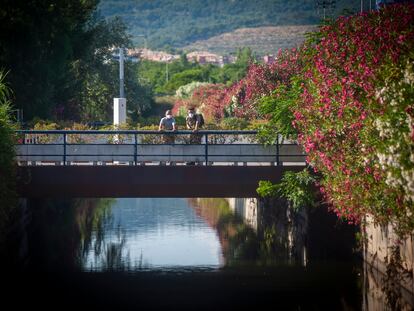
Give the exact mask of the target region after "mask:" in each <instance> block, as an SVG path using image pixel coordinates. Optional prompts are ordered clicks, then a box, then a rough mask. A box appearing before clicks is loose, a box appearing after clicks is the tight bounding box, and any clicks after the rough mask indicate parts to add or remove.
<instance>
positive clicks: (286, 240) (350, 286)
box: [12, 199, 413, 311]
mask: <svg viewBox="0 0 414 311" xmlns="http://www.w3.org/2000/svg"><path fill="white" fill-rule="evenodd" d="M241 203H242V201H241V200H238V201H237V204H236V205H235V206H233V207H232V206H229V203H228V201H227V200H225V199H188V200H187V199H110V200H108V199H79V200H57V201H56V200H53V201H52V200H46V201H31V202H30V203H29V209H30V210H31V211H32V216H31V221H30V224H29V225H28V226H27V228H26V231H27V234H26V236H27V237H28V241H27V245H28V247H27V249H28V251H27V257H28V260H26V262H29V265H28V266H27V268H26V271H29V272H32V271H36V270H39V271H40V274H39V275H36V276H35V277H33V278H30V277H27V278H24V279H22V280H21V281H20V282H19V285H18V286H17V289H18V290H19V291H22V292H24V293H25V295H30V294H32V293H33V295H35V296H36V297H37V296H39V295H41V294H42V295H43V293H44V292H49V293H50V294H49V297H55V299H59V300H62V301H65V302H67V303H69V304H70V301H68V297H69V296H71V295H72V294H76V295H78V296H77V297H78V299H81V300H85V301H90V304H91V305H93V306H95V305H102V306H104V307H105V309H106V308H108V307H111V308H113V309H124V308H123V307H130V309H137V306H148V307H150V308H156V309H158V308H159V309H165V308H169V309H170V308H171V306H173V307H178V306H179V307H180V309H182V306H187V307H188V308H187V309H188V310H193V309H195V308H197V309H200V308H201V307H204V309H209V310H210V309H213V308H214V309H229V310H230V309H235V308H239V307H249V308H251V309H261V308H262V307H263V306H265V305H267V304H271V305H273V306H276V308H279V309H282V310H307V309H311V310H360V309H363V310H367V311H371V310H372V311H373V310H388V309H390V308H388V309H387V307H385V306H386V304H387V298H385V297H387V293H386V292H384V288H383V286H382V285H383V280H382V279H381V277H380V276H379V275H378V274H375V273H374V272H372V270H368V269H367V268H366V267H365V268H364V269H362V266H361V264H360V262H359V261H355V260H354V257H352V252H351V251H352V248H353V247H354V243H353V241H354V233H355V228H352V227H344V226H343V225H341V224H338V223H336V222H337V220H336V218H335V216H334V215H329V214H327V213H326V212H325V211H324V210H323V209H322V208H320V209H315V210H308V209H304V210H302V211H301V212H298V213H292V212H291V211H289V209H288V208H287V207H286V206H285V205H283V202H273V203H272V204H270V202H260V204H258V205H256V206H250V207H246V206H244V207H243V206H241V205H240V204H241ZM250 203H251V202H249V204H250ZM246 208H250V209H251V210H247V209H246ZM331 216H332V217H331ZM254 217H256V219H254ZM304 259H305V260H304ZM51 269H52V270H53V272H52V273H51V272H50V270H51ZM56 271H59V273H58V274H56V273H55V272H56ZM68 271H69V272H70V273H67V272H68ZM126 272H127V273H126ZM12 279H13V280H15V279H16V275H12ZM39 279H42V280H45V283H46V285H42V286H40V287H39V286H38V284H39ZM22 284H25V286H26V287H27V288H26V290H25V291H24V290H23V289H22ZM57 285H58V287H56V286H57ZM37 288H38V289H39V293H38V291H36V289H37ZM103 293H110V295H102V294H103ZM68 295H69V296H68ZM79 297H80V298H79ZM408 297H409V298H407V297H402V298H404V299H402V300H401V303H400V304H399V305H400V306H401V309H402V310H409V308H411V307H412V306H413V303H412V297H411V296H408ZM410 297H411V298H410ZM407 299H408V300H407ZM410 299H411V302H410ZM69 300H70V299H69ZM73 301H75V300H73ZM407 301H408V302H407ZM52 305H53V306H55V305H54V304H52ZM218 306H219V307H218Z"/></svg>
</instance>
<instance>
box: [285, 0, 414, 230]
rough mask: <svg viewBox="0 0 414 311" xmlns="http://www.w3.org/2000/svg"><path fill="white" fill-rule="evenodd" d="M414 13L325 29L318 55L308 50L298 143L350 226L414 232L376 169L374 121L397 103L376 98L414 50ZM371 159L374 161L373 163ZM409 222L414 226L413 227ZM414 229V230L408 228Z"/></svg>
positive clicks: (403, 7) (367, 17)
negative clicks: (366, 222) (388, 71)
mask: <svg viewBox="0 0 414 311" xmlns="http://www.w3.org/2000/svg"><path fill="white" fill-rule="evenodd" d="M413 21H414V6H413V5H412V4H400V5H390V6H387V7H386V8H384V9H382V10H380V11H374V12H371V13H362V14H358V15H355V16H352V17H340V18H338V19H337V20H336V21H334V22H333V23H331V24H329V25H326V26H323V27H322V28H321V29H320V33H319V34H318V36H316V37H317V38H319V41H318V42H317V43H316V44H314V46H313V48H309V47H308V48H305V49H306V51H305V53H303V58H304V59H303V60H302V61H303V63H304V64H305V66H304V70H303V72H302V73H301V76H302V77H301V78H302V81H303V82H302V85H301V86H302V92H301V94H300V96H299V97H298V100H297V101H296V103H295V104H294V105H293V107H292V112H293V115H294V121H293V125H294V127H295V128H296V129H297V131H298V140H299V142H300V143H301V144H302V145H303V146H304V148H305V150H306V152H307V153H308V160H309V163H310V164H311V165H312V166H313V167H314V168H315V170H316V171H319V172H321V174H322V176H323V178H322V180H321V187H320V189H321V191H322V192H323V194H324V196H325V198H326V200H327V201H328V202H329V203H331V205H332V207H333V210H334V211H335V212H336V213H337V214H338V216H340V217H344V218H346V219H348V220H349V221H350V222H359V221H360V220H361V219H362V217H363V216H364V215H366V214H370V215H372V216H373V217H374V218H375V219H376V220H377V221H378V222H389V221H392V222H394V223H398V224H399V225H400V227H401V228H403V227H406V228H409V227H411V229H413V228H414V224H413V222H412V219H413V215H412V207H411V208H409V209H405V210H406V211H409V210H411V214H410V213H401V209H402V208H403V207H402V205H404V204H412V202H411V203H407V202H405V203H404V202H403V201H402V198H401V193H400V192H399V191H398V190H397V189H396V188H394V187H390V186H389V185H388V184H387V183H386V176H385V174H386V172H385V171H384V169H382V167H380V166H379V165H376V164H375V163H374V162H373V161H370V160H369V159H371V155H372V154H373V153H375V148H376V145H375V144H373V140H377V141H380V140H381V138H380V137H378V136H376V134H375V133H376V132H375V130H374V126H373V123H372V119H375V118H377V117H378V116H380V115H382V114H384V113H385V111H386V110H387V109H388V108H387V107H388V105H390V103H388V102H383V103H380V102H379V99H378V97H376V96H375V94H376V90H377V87H378V84H380V83H381V82H380V80H381V79H379V78H380V76H381V75H382V74H383V70H384V66H385V65H386V64H396V63H398V62H399V61H400V59H401V57H402V56H404V55H406V54H407V53H408V51H410V50H412V49H413V47H414V23H413ZM367 159H368V160H367ZM407 216H409V217H410V218H409V219H408V218H407ZM407 222H410V223H411V225H410V224H408V223H407Z"/></svg>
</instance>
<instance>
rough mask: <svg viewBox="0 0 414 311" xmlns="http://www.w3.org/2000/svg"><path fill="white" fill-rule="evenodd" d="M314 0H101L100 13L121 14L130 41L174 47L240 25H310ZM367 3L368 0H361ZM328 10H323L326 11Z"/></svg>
mask: <svg viewBox="0 0 414 311" xmlns="http://www.w3.org/2000/svg"><path fill="white" fill-rule="evenodd" d="M315 3H316V1H315V0H290V1H285V0H257V1H251V0H151V1H148V0H101V3H100V5H99V8H100V12H101V14H102V15H103V16H105V17H108V18H111V17H115V16H119V17H121V18H122V19H123V20H124V21H125V23H126V24H127V26H128V30H129V32H130V34H131V35H132V37H133V40H134V42H135V44H137V45H140V46H143V45H144V37H145V36H146V37H147V43H148V47H150V48H165V47H168V46H169V47H174V48H179V47H183V46H187V45H189V44H191V43H193V42H195V41H198V40H205V39H208V38H210V37H214V36H217V35H220V34H223V33H226V32H231V31H234V30H236V29H240V28H253V27H263V26H281V25H315V24H318V23H319V22H320V18H321V10H319V12H318V10H317V8H316V4H315ZM336 3H337V4H336V8H335V10H334V11H333V13H334V14H335V15H338V14H339V13H340V12H343V11H344V10H348V11H353V12H355V11H357V10H358V9H359V6H360V0H337V1H336ZM365 4H366V5H368V1H365ZM328 13H329V10H328Z"/></svg>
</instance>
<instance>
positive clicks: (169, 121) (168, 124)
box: [158, 110, 176, 144]
mask: <svg viewBox="0 0 414 311" xmlns="http://www.w3.org/2000/svg"><path fill="white" fill-rule="evenodd" d="M158 130H159V131H175V130H176V126H175V119H174V118H173V116H172V112H171V110H167V111H166V112H165V117H164V118H162V119H161V121H160V125H159V127H158ZM163 141H164V144H173V143H174V142H175V137H174V135H163Z"/></svg>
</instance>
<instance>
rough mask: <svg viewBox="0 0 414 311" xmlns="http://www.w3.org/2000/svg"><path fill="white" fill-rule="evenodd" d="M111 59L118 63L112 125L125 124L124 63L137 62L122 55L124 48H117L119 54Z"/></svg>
mask: <svg viewBox="0 0 414 311" xmlns="http://www.w3.org/2000/svg"><path fill="white" fill-rule="evenodd" d="M112 59H114V60H118V61H119V97H118V98H114V125H119V124H122V123H126V111H127V110H126V98H125V89H124V62H125V60H131V61H134V62H135V61H137V59H136V58H134V57H130V56H126V57H125V55H124V48H119V54H118V55H117V54H113V55H112Z"/></svg>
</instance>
